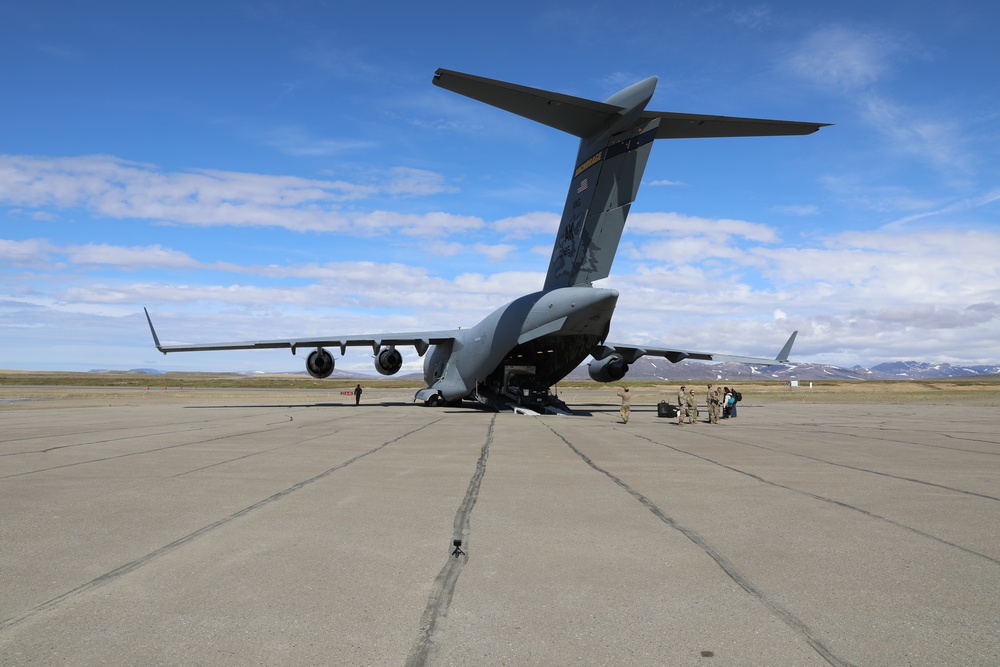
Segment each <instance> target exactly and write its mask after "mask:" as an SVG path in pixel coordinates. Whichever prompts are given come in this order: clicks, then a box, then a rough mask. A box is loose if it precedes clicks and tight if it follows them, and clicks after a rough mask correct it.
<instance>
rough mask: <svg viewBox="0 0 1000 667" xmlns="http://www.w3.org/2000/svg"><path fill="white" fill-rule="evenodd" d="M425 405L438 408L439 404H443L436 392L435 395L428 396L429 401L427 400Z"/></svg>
mask: <svg viewBox="0 0 1000 667" xmlns="http://www.w3.org/2000/svg"><path fill="white" fill-rule="evenodd" d="M425 405H426V406H427V407H429V408H436V407H438V406H439V405H441V397H440V396H438V395H437V394H434V395H433V396H431V397H430V398H428V399H427V401H425Z"/></svg>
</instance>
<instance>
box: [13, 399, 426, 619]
mask: <svg viewBox="0 0 1000 667" xmlns="http://www.w3.org/2000/svg"><path fill="white" fill-rule="evenodd" d="M442 419H444V418H443V417H439V418H438V419H435V420H434V421H432V422H429V423H427V424H424V425H423V426H418V427H417V428H415V429H413V430H410V431H407V432H406V433H403V434H402V435H399V436H397V437H395V438H393V439H391V440H386V441H385V442H383V443H382V444H381V445H379V446H377V447H374V448H372V449H369V450H368V451H367V452H364V453H362V454H358V455H357V456H354V457H353V458H350V459H348V460H347V461H344V462H343V463H338V464H337V465H335V466H333V467H332V468H328V469H326V470H324V471H323V472H321V473H319V474H318V475H314V476H313V477H310V478H309V479H306V480H303V481H301V482H299V483H297V484H294V485H292V486H290V487H288V488H287V489H285V490H284V491H279V492H277V493H275V494H273V495H271V496H268V497H267V498H264V499H263V500H261V501H258V502H256V503H254V504H253V505H250V506H249V507H244V508H243V509H241V510H239V511H237V512H234V513H232V514H230V515H229V516H226V517H223V518H221V519H219V520H218V521H214V522H212V523H210V524H208V525H207V526H203V527H201V528H199V529H198V530H196V531H194V532H193V533H188V534H187V535H185V536H184V537H181V538H178V539H176V540H174V541H173V542H171V543H170V544H167V545H165V546H162V547H160V548H159V549H157V550H156V551H153V552H151V553H148V554H146V555H145V556H142V557H141V558H137V559H135V560H133V561H131V562H130V563H126V564H125V565H122V566H121V567H117V568H115V569H114V570H111V571H110V572H106V573H104V574H102V575H101V576H99V577H97V578H96V579H92V580H90V581H88V582H87V583H85V584H82V585H80V586H77V587H76V588H74V589H72V590H70V591H67V592H65V593H63V594H62V595H58V596H56V597H54V598H52V599H51V600H48V601H47V602H43V603H41V604H39V605H36V606H34V607H32V608H31V609H29V610H28V611H26V612H24V613H23V614H21V615H20V616H14V617H11V618H8V619H7V620H5V621H3V622H2V623H0V631H2V630H6V629H7V628H10V627H12V626H15V625H17V624H19V623H21V622H22V621H25V620H27V619H29V618H31V617H33V616H36V615H38V614H41V613H44V612H47V611H51V610H52V609H55V608H56V607H58V606H59V605H61V604H62V603H63V602H66V601H67V600H70V599H72V598H75V597H77V596H79V595H82V594H84V593H88V592H90V591H92V590H95V589H97V588H100V587H101V586H104V585H105V584H109V583H111V582H112V581H115V580H116V579H118V578H120V577H122V576H124V575H126V574H128V573H130V572H134V571H135V570H138V569H139V568H140V567H142V566H144V565H147V564H148V563H151V562H152V561H154V560H156V559H158V558H160V557H161V556H165V555H167V554H169V553H171V552H173V551H176V550H177V549H179V548H181V547H183V546H185V545H187V544H190V543H191V542H194V541H195V540H197V539H199V538H201V537H204V536H205V535H207V534H208V533H210V532H212V531H214V530H215V529H217V528H221V527H222V526H225V525H226V524H228V523H230V522H232V521H235V520H236V519H239V518H240V517H243V516H246V515H248V514H250V513H251V512H254V511H256V510H258V509H260V508H262V507H265V506H267V505H270V504H271V503H273V502H276V501H278V500H281V499H282V498H284V497H285V496H288V495H290V494H292V493H295V492H296V491H299V490H300V489H302V488H304V487H306V486H308V485H310V484H312V483H313V482H318V481H319V480H321V479H324V478H326V477H328V476H330V475H331V474H333V473H335V472H336V471H338V470H341V469H343V468H346V467H347V466H349V465H351V464H352V463H354V462H356V461H359V460H360V459H363V458H364V457H366V456H368V455H370V454H374V453H375V452H377V451H379V450H380V449H383V448H385V447H388V446H389V445H391V444H393V443H394V442H399V441H400V440H402V439H403V438H406V437H407V436H410V435H413V434H414V433H416V432H418V431H422V430H423V429H425V428H428V427H429V426H433V425H434V424H436V423H437V422H439V421H441V420H442Z"/></svg>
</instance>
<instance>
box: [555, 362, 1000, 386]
mask: <svg viewBox="0 0 1000 667" xmlns="http://www.w3.org/2000/svg"><path fill="white" fill-rule="evenodd" d="M997 373H1000V365H998V364H988V365H987V364H983V365H969V366H964V365H962V366H953V365H951V364H948V363H940V364H932V363H926V362H917V361H893V362H887V363H883V364H878V365H877V366H872V367H871V368H863V367H861V366H853V367H851V368H844V367H843V366H833V365H830V364H800V363H788V364H779V365H777V366H757V365H754V364H737V363H729V362H726V363H718V364H708V363H704V362H698V361H680V362H678V363H676V364H672V363H670V362H669V361H667V360H666V359H660V358H658V357H642V358H641V359H639V360H638V361H637V362H635V363H634V364H632V365H631V367H630V368H629V372H628V375H626V376H625V377H626V379H628V380H743V381H748V380H786V381H790V380H807V381H808V380H928V379H936V378H946V377H949V378H950V377H967V376H978V375H995V374H997ZM587 377H589V376H588V374H587V366H586V365H585V364H584V365H582V366H580V367H578V368H577V369H576V370H574V371H573V372H572V373H570V375H569V378H570V379H574V380H576V379H584V378H587Z"/></svg>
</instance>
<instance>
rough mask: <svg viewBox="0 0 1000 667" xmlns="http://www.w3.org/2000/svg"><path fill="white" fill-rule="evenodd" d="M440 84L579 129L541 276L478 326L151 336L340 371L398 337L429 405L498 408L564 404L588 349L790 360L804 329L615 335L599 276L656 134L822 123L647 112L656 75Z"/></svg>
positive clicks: (192, 347) (595, 368)
mask: <svg viewBox="0 0 1000 667" xmlns="http://www.w3.org/2000/svg"><path fill="white" fill-rule="evenodd" d="M433 81H434V84H435V85H437V86H439V87H441V88H444V89H446V90H450V91H453V92H455V93H459V94H461V95H465V96H467V97H471V98H472V99H475V100H479V101H481V102H485V103H486V104H490V105H492V106H495V107H498V108H500V109H503V110H505V111H509V112H511V113H514V114H517V115H519V116H523V117H525V118H528V119H530V120H534V121H536V122H539V123H542V124H543V125H547V126H549V127H552V128H555V129H557V130H561V131H563V132H567V133H569V134H572V135H573V136H576V137H579V138H580V147H579V149H578V150H577V156H576V162H575V167H574V169H573V176H572V178H571V180H570V185H569V192H568V193H567V195H566V203H565V205H564V207H563V213H562V219H561V220H560V223H559V232H558V234H557V235H556V239H555V243H554V245H553V248H552V257H551V259H550V261H549V267H548V272H547V274H546V276H545V285H544V287H543V288H542V289H541V291H538V292H532V293H530V294H525V295H523V296H520V297H518V298H516V299H514V300H513V301H511V302H510V303H507V304H504V305H503V306H501V307H500V308H498V309H496V310H495V311H493V312H492V313H490V314H489V315H487V316H486V317H485V318H483V320H481V321H480V322H479V323H478V324H475V325H473V326H471V327H462V328H458V329H449V330H436V331H410V332H405V333H386V332H376V333H367V334H350V335H342V334H332V335H331V334H327V335H320V336H312V335H310V336H300V337H294V338H284V339H278V340H249V341H236V342H223V343H196V344H188V343H180V344H178V343H170V344H163V343H161V341H160V337H159V336H158V335H157V333H156V330H155V329H154V328H153V321H152V319H151V318H150V316H149V313H148V312H147V313H146V321H147V323H148V325H149V331H150V334H151V335H152V337H153V344H154V345H155V346H156V349H157V350H159V351H160V352H162V353H163V354H168V353H172V352H199V351H200V352H204V351H212V350H250V349H253V350H263V349H281V348H284V349H289V350H291V352H292V354H295V353H296V350H298V349H303V348H304V349H312V351H311V352H310V353H309V355H308V357H307V358H306V362H305V366H306V371H307V372H308V373H309V374H310V375H311V376H313V377H315V378H326V377H330V376H331V375H332V374H333V373H334V366H335V360H334V356H333V352H332V351H334V350H338V349H339V351H340V354H341V355H343V354H345V353H346V351H347V348H348V347H362V348H364V347H368V348H370V349H371V351H372V357H373V359H374V364H375V370H376V371H378V372H379V373H380V374H382V375H393V374H395V373H397V372H399V370H400V369H401V368H402V367H403V357H402V353H401V352H400V351H399V348H400V347H412V348H413V349H414V350H415V351H416V353H417V355H418V356H420V357H423V358H424V362H423V367H424V381H425V382H426V383H427V386H426V387H425V388H423V389H420V390H418V391H417V392H416V394H415V395H414V400H415V401H422V402H424V403H425V404H427V405H431V406H434V405H461V404H462V402H463V401H465V400H471V401H476V402H478V403H481V404H483V405H486V406H488V407H490V408H492V409H496V410H501V409H514V410H520V411H528V412H532V413H533V414H534V413H541V412H549V413H559V412H568V411H569V408H568V406H566V405H565V404H564V403H562V402H561V401H560V400H559V398H558V396H555V395H553V394H552V393H551V392H550V391H549V389H550V387H552V386H553V385H554V384H555V383H557V382H559V381H560V380H561V379H562V378H564V377H566V375H567V374H569V373H570V372H572V371H573V370H574V369H575V368H577V367H578V366H579V365H580V364H581V363H582V362H583V361H585V360H586V359H587V357H588V356H589V357H592V359H591V361H590V363H589V364H588V373H589V375H590V377H591V378H592V379H593V380H595V381H597V382H617V381H618V380H621V379H622V377H624V376H625V374H626V373H627V372H628V370H629V365H630V364H632V363H635V361H636V360H637V359H639V358H640V357H642V356H655V357H662V358H664V359H667V360H669V361H671V362H673V363H676V362H678V361H681V360H682V359H697V360H701V361H735V362H741V363H749V364H756V365H763V366H771V365H775V364H779V363H782V362H784V361H786V360H787V359H788V357H789V355H790V354H791V350H792V344H793V343H794V341H795V336H796V333H792V335H791V336H790V337H789V338H788V341H787V342H786V343H785V345H784V346H783V347H782V348H781V351H780V352H779V353H778V355H777V357H776V358H773V359H772V358H763V357H745V356H733V355H727V354H720V353H717V352H697V351H693V350H686V349H679V348H674V347H669V348H667V347H651V346H647V345H641V346H640V345H634V344H628V343H625V344H623V343H614V342H611V341H608V340H607V336H608V332H609V331H610V329H611V318H612V316H613V315H614V310H615V305H616V304H617V302H618V292H617V291H616V290H613V289H607V288H601V287H594V286H593V283H594V281H596V280H600V279H602V278H606V277H608V275H609V273H610V271H611V265H612V263H613V262H614V259H615V253H616V252H617V250H618V243H619V241H620V240H621V235H622V232H623V230H624V228H625V219H626V218H627V217H628V212H629V207H631V205H632V202H633V201H635V197H636V194H637V192H638V191H639V185H640V183H641V182H642V174H643V171H644V170H645V168H646V162H647V161H648V159H649V152H650V150H651V149H652V147H653V141H654V140H655V139H681V138H695V137H740V136H744V137H745V136H777V135H796V134H798V135H802V134H811V133H813V132H815V131H816V130H818V129H819V128H821V127H823V126H825V125H826V123H803V122H795V121H781V120H764V119H755V118H734V117H730V116H705V115H695V114H683V113H670V112H663V111H647V110H646V105H647V104H648V103H649V101H650V99H652V97H653V91H654V90H655V88H656V83H657V78H656V77H655V76H654V77H649V78H648V79H644V80H642V81H639V82H638V83H635V84H633V85H631V86H629V87H628V88H625V89H624V90H621V91H619V92H618V93H615V94H614V95H612V96H611V97H609V98H608V99H607V100H605V101H604V102H596V101H593V100H587V99H583V98H579V97H572V96H570V95H563V94H561V93H554V92H550V91H546V90H539V89H537V88H529V87H527V86H521V85H518V84H514V83H507V82H504V81H496V80H494V79H486V78H483V77H479V76H474V75H472V74H463V73H461V72H454V71H452V70H446V69H439V70H437V71H436V72H435V73H434V80H433Z"/></svg>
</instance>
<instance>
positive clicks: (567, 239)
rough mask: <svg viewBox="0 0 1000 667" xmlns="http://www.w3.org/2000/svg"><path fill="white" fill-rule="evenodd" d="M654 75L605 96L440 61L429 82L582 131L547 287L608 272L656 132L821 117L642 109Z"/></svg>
mask: <svg viewBox="0 0 1000 667" xmlns="http://www.w3.org/2000/svg"><path fill="white" fill-rule="evenodd" d="M656 83H657V78H656V77H655V76H652V77H649V78H648V79H644V80H643V81H639V82H638V83H635V84H632V85H631V86H629V87H627V88H625V89H623V90H621V91H619V92H617V93H615V94H614V95H612V96H611V97H609V98H608V99H607V100H605V101H604V102H596V101H594V100H587V99H583V98H580V97H573V96H571V95H563V94H562V93H555V92H551V91H547V90H541V89H538V88H529V87H527V86H521V85H518V84H514V83H507V82H505V81H497V80H495V79H487V78H485V77H481V76H474V75H472V74H463V73H461V72H455V71H452V70H446V69H438V70H437V71H435V72H434V85H436V86H439V87H441V88H444V89H446V90H450V91H452V92H455V93H458V94H460V95H465V96H466V97H471V98H472V99H474V100H478V101H480V102H485V103H486V104H489V105H492V106H495V107H497V108H499V109H503V110H505V111H509V112H511V113H514V114H517V115H519V116H523V117H525V118H529V119H531V120H533V121H536V122H539V123H542V124H543V125H548V126H549V127H553V128H555V129H557V130H562V131H563V132H567V133H569V134H572V135H574V136H577V137H580V148H579V151H578V153H577V158H576V167H575V169H574V170H573V178H572V180H571V181H570V187H569V193H568V194H567V196H566V203H565V205H564V208H563V214H562V219H561V220H560V222H559V232H558V234H557V236H556V240H555V244H554V246H553V248H552V258H551V259H550V261H549V270H548V273H547V274H546V276H545V287H544V289H545V290H551V289H556V288H559V287H573V286H575V285H587V284H591V283H593V282H594V281H595V280H600V279H601V278H607V277H608V275H609V273H610V271H611V264H612V263H613V262H614V259H615V254H616V253H617V252H618V243H619V241H620V240H621V235H622V231H623V230H624V228H625V219H626V217H628V212H629V207H630V206H631V205H632V202H633V201H635V197H636V194H637V193H638V191H639V185H640V183H641V182H642V174H643V171H645V169H646V162H647V161H648V159H649V152H650V150H651V149H652V146H653V141H654V140H655V139H680V138H696V137H746V136H777V135H795V134H810V133H812V132H815V131H816V130H818V129H819V128H820V127H823V126H824V123H803V122H797V121H781V120H766V119H761V118H735V117H731V116H706V115H701V114H684V113H673V112H665V111H646V105H647V104H648V103H649V100H650V99H651V98H652V96H653V91H654V90H655V88H656Z"/></svg>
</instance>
